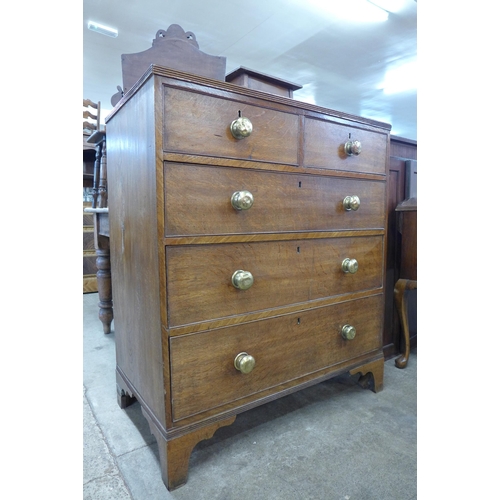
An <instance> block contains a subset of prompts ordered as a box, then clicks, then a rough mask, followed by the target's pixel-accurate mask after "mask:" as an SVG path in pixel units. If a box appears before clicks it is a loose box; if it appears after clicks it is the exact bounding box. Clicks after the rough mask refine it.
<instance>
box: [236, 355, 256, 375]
mask: <svg viewBox="0 0 500 500" xmlns="http://www.w3.org/2000/svg"><path fill="white" fill-rule="evenodd" d="M234 367H235V368H236V369H237V370H239V371H240V372H241V373H250V372H251V371H252V370H253V369H254V368H255V358H254V357H253V356H250V354H247V353H246V352H240V353H239V354H238V355H237V356H236V357H235V358H234Z"/></svg>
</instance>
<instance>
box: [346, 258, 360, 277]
mask: <svg viewBox="0 0 500 500" xmlns="http://www.w3.org/2000/svg"><path fill="white" fill-rule="evenodd" d="M357 270H358V261H357V260H356V259H344V260H343V261H342V271H344V273H351V274H354V273H355V272H356V271H357Z"/></svg>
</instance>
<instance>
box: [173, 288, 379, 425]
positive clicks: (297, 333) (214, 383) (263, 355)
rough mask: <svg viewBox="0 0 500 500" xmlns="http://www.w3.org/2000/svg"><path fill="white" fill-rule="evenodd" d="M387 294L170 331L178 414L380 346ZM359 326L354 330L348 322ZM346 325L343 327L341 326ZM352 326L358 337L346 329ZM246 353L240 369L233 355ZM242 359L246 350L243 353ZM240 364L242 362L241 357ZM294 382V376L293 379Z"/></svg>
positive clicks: (251, 394)
mask: <svg viewBox="0 0 500 500" xmlns="http://www.w3.org/2000/svg"><path fill="white" fill-rule="evenodd" d="M382 317H383V296H382V295H381V294H380V295H375V296H371V297H367V298H363V299H358V300H352V301H348V302H343V303H341V304H335V305H332V306H328V307H323V308H318V309H314V310H309V311H302V312H300V313H295V314H288V315H285V316H281V317H276V318H271V319H266V320H261V321H255V322H252V323H244V324H241V325H238V326H232V327H228V328H221V329H218V330H211V331H208V332H203V333H197V334H192V335H183V336H179V337H171V338H170V356H171V373H172V381H171V382H172V407H173V415H174V420H180V419H182V418H186V417H188V416H191V415H195V414H197V413H201V412H203V411H207V410H210V409H213V408H217V407H219V406H222V405H227V404H230V403H232V402H233V401H234V403H233V404H231V407H236V406H238V405H239V404H242V401H240V400H245V401H244V402H245V403H247V402H249V400H250V401H251V400H253V399H258V398H259V397H261V396H260V393H261V392H262V391H265V390H266V389H271V388H273V387H276V386H279V385H281V384H285V383H287V382H291V381H296V383H300V378H301V377H303V376H306V375H310V374H313V373H314V372H317V371H319V370H322V369H324V368H327V367H330V366H334V365H335V364H337V363H340V362H344V361H347V360H350V359H353V358H356V357H358V356H361V355H363V354H365V353H368V352H371V351H374V350H376V349H378V348H379V347H380V346H381V332H382ZM349 326H350V327H354V329H355V331H353V330H352V329H349V328H348V327H349ZM344 327H346V329H344ZM343 329H344V331H345V330H347V331H348V333H349V335H350V336H351V337H352V335H353V333H354V338H351V339H350V340H348V339H347V338H344V336H343V335H342V331H343ZM240 353H247V354H248V355H249V356H251V357H252V358H253V360H254V361H255V366H254V367H253V369H251V368H252V365H251V360H250V359H249V358H246V359H244V360H243V361H244V362H246V363H245V364H242V365H240V368H242V369H244V370H245V369H246V370H248V369H251V371H250V372H248V373H244V372H242V371H239V370H238V369H236V367H235V358H236V357H237V356H238V354H240ZM240 360H241V358H240ZM236 364H238V363H236ZM292 384H293V382H292Z"/></svg>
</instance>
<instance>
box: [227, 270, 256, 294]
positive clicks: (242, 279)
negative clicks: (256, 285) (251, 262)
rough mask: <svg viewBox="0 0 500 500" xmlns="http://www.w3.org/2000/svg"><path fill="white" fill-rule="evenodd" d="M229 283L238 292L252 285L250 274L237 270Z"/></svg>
mask: <svg viewBox="0 0 500 500" xmlns="http://www.w3.org/2000/svg"><path fill="white" fill-rule="evenodd" d="M231 282H232V284H233V286H234V287H235V288H238V290H248V289H249V288H250V287H251V286H252V285H253V276H252V273H251V272H249V271H243V270H242V269H238V270H237V271H235V272H234V273H233V276H232V278H231Z"/></svg>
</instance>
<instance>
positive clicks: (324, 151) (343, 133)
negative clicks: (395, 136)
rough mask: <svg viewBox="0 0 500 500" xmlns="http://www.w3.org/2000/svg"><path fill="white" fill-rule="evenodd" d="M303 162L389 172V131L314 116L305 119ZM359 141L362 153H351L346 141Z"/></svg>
mask: <svg viewBox="0 0 500 500" xmlns="http://www.w3.org/2000/svg"><path fill="white" fill-rule="evenodd" d="M304 127H305V146H304V166H306V167H319V168H328V169H333V170H347V171H349V172H360V173H361V172H364V173H374V174H385V173H386V156H387V135H386V134H380V133H377V132H371V131H368V130H362V129H357V128H354V127H348V126H346V125H340V124H338V123H334V122H329V121H325V120H316V119H312V118H306V119H305V125H304ZM348 141H360V142H361V153H360V154H359V155H358V156H355V155H353V156H348V155H347V154H346V153H345V148H344V146H345V144H346V142H348Z"/></svg>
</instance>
